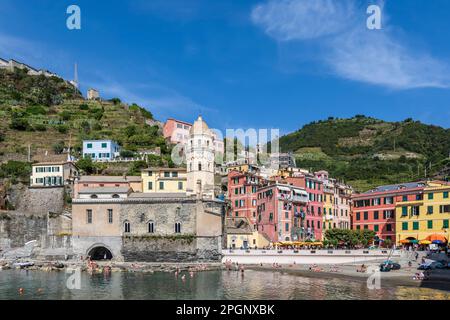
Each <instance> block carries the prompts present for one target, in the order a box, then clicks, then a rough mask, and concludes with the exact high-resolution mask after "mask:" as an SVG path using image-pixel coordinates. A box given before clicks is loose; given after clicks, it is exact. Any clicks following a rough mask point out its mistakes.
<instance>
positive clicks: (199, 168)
mask: <svg viewBox="0 0 450 320" xmlns="http://www.w3.org/2000/svg"><path fill="white" fill-rule="evenodd" d="M198 171H202V164H201V163H199V164H198Z"/></svg>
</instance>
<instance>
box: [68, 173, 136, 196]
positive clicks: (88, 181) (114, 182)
mask: <svg viewBox="0 0 450 320" xmlns="http://www.w3.org/2000/svg"><path fill="white" fill-rule="evenodd" d="M119 187H128V188H131V189H132V190H133V192H142V178H141V177H134V176H128V177H123V176H80V177H79V178H78V179H76V180H75V184H74V190H73V191H74V198H75V199H77V198H79V192H80V191H81V190H86V189H89V190H92V189H94V188H119Z"/></svg>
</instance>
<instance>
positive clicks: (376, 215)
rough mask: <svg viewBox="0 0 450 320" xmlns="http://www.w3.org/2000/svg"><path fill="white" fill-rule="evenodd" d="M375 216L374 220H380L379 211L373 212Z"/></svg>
mask: <svg viewBox="0 0 450 320" xmlns="http://www.w3.org/2000/svg"><path fill="white" fill-rule="evenodd" d="M373 218H374V220H378V218H379V213H378V211H374V212H373Z"/></svg>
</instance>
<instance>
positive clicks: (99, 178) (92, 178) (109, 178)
mask: <svg viewBox="0 0 450 320" xmlns="http://www.w3.org/2000/svg"><path fill="white" fill-rule="evenodd" d="M141 180H142V179H141V177H138V176H126V177H124V176H81V177H80V178H79V180H78V181H79V182H81V183H83V182H123V183H125V182H140V181H141Z"/></svg>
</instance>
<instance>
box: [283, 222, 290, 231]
mask: <svg viewBox="0 0 450 320" xmlns="http://www.w3.org/2000/svg"><path fill="white" fill-rule="evenodd" d="M284 229H285V231H286V232H289V223H286V224H285V226H284Z"/></svg>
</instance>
